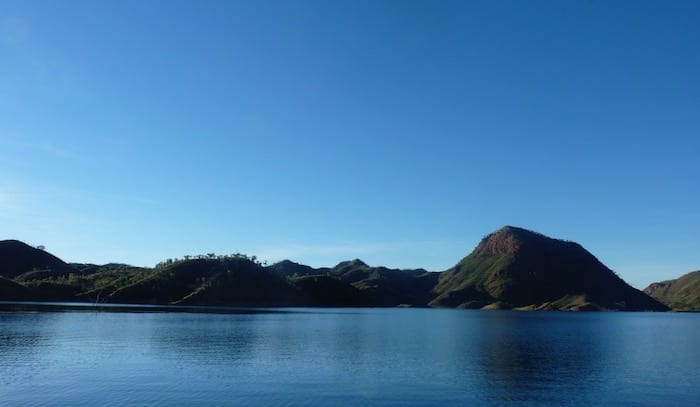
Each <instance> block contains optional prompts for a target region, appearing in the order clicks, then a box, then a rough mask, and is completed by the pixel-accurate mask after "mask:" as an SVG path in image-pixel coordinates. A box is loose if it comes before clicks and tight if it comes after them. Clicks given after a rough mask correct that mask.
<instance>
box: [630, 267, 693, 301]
mask: <svg viewBox="0 0 700 407" xmlns="http://www.w3.org/2000/svg"><path fill="white" fill-rule="evenodd" d="M644 292H645V293H647V294H648V295H650V296H652V297H653V298H655V299H657V300H659V301H661V302H662V303H664V304H666V305H667V306H669V307H670V308H672V309H674V310H677V311H700V270H699V271H693V272H690V273H688V274H684V275H683V276H681V277H679V278H677V279H675V280H667V281H661V282H658V283H652V284H650V285H649V286H648V287H647V288H645V289H644Z"/></svg>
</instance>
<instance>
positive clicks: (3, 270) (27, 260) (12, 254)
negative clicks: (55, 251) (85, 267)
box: [0, 240, 72, 279]
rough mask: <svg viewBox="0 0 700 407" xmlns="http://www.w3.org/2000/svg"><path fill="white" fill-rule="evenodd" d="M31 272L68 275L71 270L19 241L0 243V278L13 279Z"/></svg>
mask: <svg viewBox="0 0 700 407" xmlns="http://www.w3.org/2000/svg"><path fill="white" fill-rule="evenodd" d="M32 271H51V272H53V273H70V272H71V271H72V268H71V267H70V266H69V265H68V264H66V263H64V262H63V260H61V259H59V258H58V257H56V256H54V255H52V254H50V253H48V252H45V251H44V250H40V249H36V248H34V247H32V246H29V245H28V244H26V243H23V242H20V241H19V240H2V241H0V276H3V277H5V278H9V279H13V278H15V277H17V276H19V275H21V274H24V273H28V272H32Z"/></svg>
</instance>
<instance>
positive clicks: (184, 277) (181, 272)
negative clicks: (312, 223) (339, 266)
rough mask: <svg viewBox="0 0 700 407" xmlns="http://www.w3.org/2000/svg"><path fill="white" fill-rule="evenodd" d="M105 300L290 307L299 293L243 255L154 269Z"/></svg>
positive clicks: (299, 299) (295, 302)
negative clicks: (242, 256) (241, 256)
mask: <svg viewBox="0 0 700 407" xmlns="http://www.w3.org/2000/svg"><path fill="white" fill-rule="evenodd" d="M105 299H106V300H107V301H109V302H125V303H140V304H187V305H237V306H290V305H299V304H300V303H301V298H300V294H299V293H298V292H297V290H295V289H294V287H292V286H291V285H290V284H289V283H288V282H287V280H286V279H285V278H283V277H281V276H279V275H277V274H274V273H272V272H270V271H268V270H265V269H264V268H263V267H261V266H260V265H259V264H257V263H255V262H253V261H251V260H249V259H247V258H220V259H192V260H185V261H179V262H175V263H173V264H169V265H166V266H164V267H161V268H158V269H156V270H154V271H153V272H151V273H149V274H148V275H146V276H145V277H144V278H142V279H139V280H136V281H134V282H133V283H131V284H128V285H125V286H122V287H120V288H118V289H117V290H115V291H113V292H111V293H109V294H107V297H106V298H105Z"/></svg>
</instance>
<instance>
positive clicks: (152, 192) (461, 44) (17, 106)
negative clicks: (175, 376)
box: [0, 1, 700, 287]
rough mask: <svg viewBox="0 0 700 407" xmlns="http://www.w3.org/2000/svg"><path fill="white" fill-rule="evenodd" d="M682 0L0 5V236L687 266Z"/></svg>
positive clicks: (437, 258) (691, 96)
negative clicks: (498, 245) (524, 236)
mask: <svg viewBox="0 0 700 407" xmlns="http://www.w3.org/2000/svg"><path fill="white" fill-rule="evenodd" d="M699 21H700V3H698V2H695V1H689V2H683V1H674V2H661V1H659V2H642V1H635V2H614V1H613V2H610V1H577V2H573V1H571V2H569V1H544V2H543V1H528V2H524V1H513V2H510V1H496V2H493V1H486V2H451V1H442V2H427V1H426V2H409V1H387V2H379V1H332V2H328V1H256V2H254V1H250V2H236V1H221V2H206V1H204V2H194V1H185V2H175V1H167V2H153V1H110V2H93V1H86V2H80V1H71V2H40V1H17V2H14V1H0V238H16V239H20V240H23V241H26V242H28V243H30V244H34V245H38V244H43V245H45V246H46V247H47V249H48V250H49V251H51V252H52V253H54V254H56V255H58V256H59V257H61V258H63V259H65V260H68V261H81V262H95V263H104V262H109V261H119V262H128V263H132V264H138V265H153V264H155V263H156V262H158V261H160V260H162V259H165V258H168V257H181V256H182V255H185V254H196V253H208V252H217V253H232V252H238V251H240V252H246V253H249V254H255V255H257V256H258V257H259V258H261V259H267V260H269V261H275V260H280V259H282V258H291V259H292V260H296V261H300V262H303V263H307V264H311V265H313V266H323V265H333V264H335V263H337V262H339V261H341V260H344V259H348V258H354V257H359V258H362V259H363V260H365V261H366V262H368V263H370V264H374V265H387V266H393V267H424V268H427V269H430V270H443V269H446V268H448V267H450V266H452V265H453V264H455V263H456V262H457V261H458V260H459V259H460V258H461V257H463V256H465V255H467V254H468V253H469V252H470V251H471V250H472V249H473V248H474V246H475V245H476V244H477V243H478V241H479V239H481V238H482V237H483V236H484V235H486V234H488V233H489V232H491V231H493V230H495V229H497V228H499V227H501V226H503V225H506V224H510V225H517V226H522V227H526V228H529V229H533V230H536V231H539V232H542V233H545V234H547V235H550V236H553V237H559V238H566V239H569V240H575V241H578V242H580V243H581V244H582V245H584V247H586V248H587V249H589V250H590V251H591V252H592V253H594V254H595V255H596V256H598V258H599V259H600V260H601V261H603V262H604V263H606V264H607V265H608V266H609V267H611V268H612V269H614V270H615V271H616V272H618V274H620V275H621V276H622V277H623V278H624V279H626V280H627V281H628V282H630V283H631V284H633V285H635V286H637V287H644V286H646V284H648V283H649V282H652V281H657V280H661V279H666V278H672V277H676V276H678V275H680V274H682V273H685V272H688V271H691V270H694V269H698V268H700V250H699V248H700V210H698V202H699V201H700V159H698V156H699V155H700V75H699V74H698V73H699V72H700V24H699V23H698V22H699Z"/></svg>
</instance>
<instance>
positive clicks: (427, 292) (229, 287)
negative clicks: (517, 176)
mask: <svg viewBox="0 0 700 407" xmlns="http://www.w3.org/2000/svg"><path fill="white" fill-rule="evenodd" d="M0 270H1V271H2V274H0V275H2V276H4V278H2V279H0V300H42V301H86V302H111V303H140V304H182V305H232V306H332V307H345V306H349V307H358V306H375V307H394V306H418V307H424V306H435V307H460V308H484V309H511V308H518V309H533V310H534V309H537V310H656V311H660V310H665V309H666V307H665V306H664V305H663V304H661V303H659V302H657V301H656V300H654V299H652V298H651V297H649V296H647V295H646V294H644V293H642V292H641V291H639V290H636V289H634V288H632V287H630V286H629V285H627V284H626V283H625V282H624V281H622V280H621V279H620V278H619V277H618V276H617V275H615V273H613V272H612V271H611V270H610V269H608V268H607V267H605V266H604V265H603V264H602V263H600V262H599V261H598V259H596V258H595V257H594V256H593V255H591V254H590V253H589V252H587V251H586V250H585V249H583V248H582V247H581V246H580V245H578V244H576V243H573V242H567V241H563V240H557V239H551V238H548V237H546V236H544V235H541V234H538V233H534V232H531V231H528V230H525V229H520V228H515V227H510V226H507V227H504V228H502V229H500V230H498V231H496V232H494V233H492V234H490V235H488V236H486V237H485V238H484V239H483V240H482V241H481V243H479V245H478V246H477V247H476V249H475V250H474V251H473V252H472V253H471V254H470V255H469V256H467V257H465V258H464V259H462V260H461V261H460V262H459V263H458V264H457V265H455V266H454V267H452V268H451V269H449V270H447V271H444V272H442V273H437V272H428V271H426V270H423V269H416V270H397V269H390V268H387V267H373V266H369V265H367V264H366V263H364V262H363V261H361V260H359V259H354V260H349V261H344V262H341V263H339V264H338V265H336V266H335V267H332V268H327V267H324V268H318V269H316V268H313V267H309V266H306V265H303V264H298V263H294V262H292V261H289V260H284V261H281V262H279V263H276V264H273V265H271V266H268V267H264V266H263V265H262V264H261V263H259V262H258V261H257V260H256V258H255V256H252V257H248V256H246V255H242V254H239V253H236V254H233V255H226V256H216V255H215V254H213V253H210V254H207V255H199V256H185V258H184V259H168V260H166V261H164V262H161V263H159V264H158V265H156V267H154V268H139V267H132V266H129V265H125V264H119V263H109V264H105V265H102V266H100V265H94V264H79V263H73V264H66V263H64V262H63V261H61V260H60V259H58V258H56V257H54V256H52V255H51V254H49V253H46V252H44V251H42V250H38V249H35V248H32V247H30V246H27V245H26V244H24V243H21V242H18V241H16V240H9V241H3V242H0ZM667 291H668V290H667ZM681 291H682V290H681Z"/></svg>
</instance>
